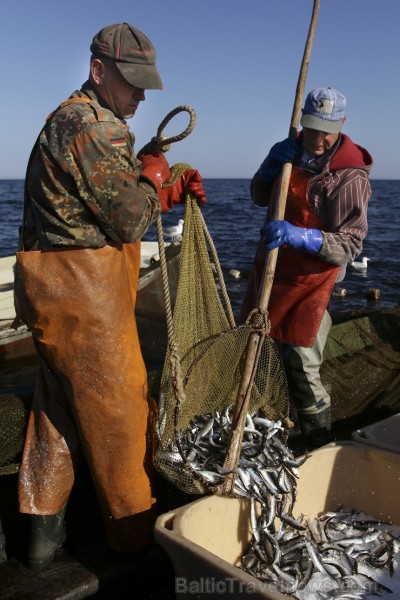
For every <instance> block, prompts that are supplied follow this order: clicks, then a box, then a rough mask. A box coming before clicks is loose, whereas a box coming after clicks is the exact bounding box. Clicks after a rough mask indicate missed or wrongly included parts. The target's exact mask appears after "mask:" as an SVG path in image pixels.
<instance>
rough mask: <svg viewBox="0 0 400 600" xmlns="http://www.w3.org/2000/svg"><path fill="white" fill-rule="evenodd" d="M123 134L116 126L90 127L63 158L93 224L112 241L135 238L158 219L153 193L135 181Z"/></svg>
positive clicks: (136, 171)
mask: <svg viewBox="0 0 400 600" xmlns="http://www.w3.org/2000/svg"><path fill="white" fill-rule="evenodd" d="M124 129H125V127H123V126H122V125H119V124H118V123H112V122H96V123H93V124H91V126H90V127H87V128H85V129H84V130H83V131H82V132H80V133H79V134H78V135H77V136H76V137H75V138H74V140H73V142H72V143H71V145H70V147H69V148H68V151H67V153H66V155H65V162H66V166H67V168H68V169H69V170H70V172H71V174H73V176H74V179H75V181H76V185H77V188H78V190H79V195H80V197H81V198H82V200H83V201H84V203H85V205H86V207H87V208H88V209H89V210H90V212H91V214H92V216H93V220H94V222H95V223H96V225H97V226H98V227H99V229H100V230H101V231H104V232H105V233H106V234H107V236H108V237H110V238H111V239H112V240H114V241H116V242H132V241H135V240H137V239H139V238H140V237H141V236H142V235H143V234H144V233H145V232H146V231H147V229H148V228H149V226H150V225H151V224H152V223H153V222H154V221H155V219H156V218H157V216H158V215H159V214H160V203H159V199H158V196H157V194H156V192H155V190H154V189H153V187H152V186H151V185H149V184H148V183H147V182H144V181H140V173H141V166H140V165H141V163H140V161H139V160H138V159H137V158H136V156H135V155H134V152H133V145H132V143H131V140H130V136H129V133H128V132H127V131H124ZM124 134H125V135H124Z"/></svg>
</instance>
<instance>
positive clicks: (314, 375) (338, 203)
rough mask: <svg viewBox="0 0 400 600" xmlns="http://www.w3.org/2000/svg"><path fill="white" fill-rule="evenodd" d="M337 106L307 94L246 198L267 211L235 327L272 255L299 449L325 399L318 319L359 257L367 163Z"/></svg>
mask: <svg viewBox="0 0 400 600" xmlns="http://www.w3.org/2000/svg"><path fill="white" fill-rule="evenodd" d="M345 107H346V99H345V97H344V96H343V94H341V93H340V92H339V91H338V90H335V89H333V88H330V87H322V88H317V89H315V90H312V91H311V92H310V93H309V94H308V96H307V98H306V101H305V104H304V108H303V111H302V117H301V125H302V127H303V129H302V131H301V132H300V133H299V135H298V136H297V140H296V142H294V141H292V140H290V139H289V138H288V139H286V140H284V141H283V142H278V143H277V144H275V145H274V146H272V148H271V150H270V152H269V154H268V156H267V157H266V158H265V160H264V161H263V163H262V164H261V166H260V168H259V169H258V171H257V172H256V174H255V175H254V177H253V180H252V182H251V197H252V200H253V202H254V203H255V204H257V205H258V206H268V213H267V218H266V221H265V223H264V225H263V227H262V229H261V234H262V238H261V240H260V243H259V246H258V249H257V253H256V257H255V261H254V266H253V270H252V273H251V277H250V281H249V285H248V288H247V291H246V295H245V298H244V301H243V305H242V309H241V314H240V319H241V320H242V321H244V320H245V319H246V318H247V316H248V314H249V311H250V310H251V309H252V308H254V307H255V306H257V302H258V294H259V289H260V285H261V281H262V275H263V269H264V264H265V259H266V252H267V251H268V250H272V249H273V248H278V247H279V253H278V258H277V265H276V270H275V276H274V282H273V286H272V291H271V297H270V300H269V304H268V313H269V319H270V322H271V336H272V337H273V338H274V339H275V340H276V341H277V343H278V344H279V348H280V351H281V356H282V359H283V363H284V366H285V371H286V376H287V381H288V389H289V396H290V401H291V407H292V416H293V419H294V421H295V424H296V425H297V427H296V429H295V430H294V431H296V432H297V433H298V432H299V429H300V431H301V434H302V438H303V440H304V441H305V442H306V444H307V447H311V446H314V447H315V446H318V445H321V444H322V443H324V442H326V441H328V439H329V431H330V428H331V399H330V396H329V394H328V392H327V390H326V389H325V388H324V386H323V385H322V382H321V378H320V366H321V364H322V360H323V351H324V346H325V343H326V340H327V336H328V333H329V330H330V327H331V323H332V322H331V318H330V316H329V313H328V311H327V307H328V303H329V299H330V296H331V292H332V290H333V287H334V284H335V282H338V281H341V280H342V279H343V277H344V275H345V271H346V264H347V263H348V262H349V261H351V260H353V259H354V258H355V257H356V256H357V255H359V254H360V252H361V250H362V242H363V239H364V237H365V236H366V234H367V206H368V201H369V198H370V196H371V187H370V183H369V173H370V170H371V167H372V159H371V156H370V155H369V153H368V152H367V150H365V149H364V148H362V147H360V146H358V145H356V144H354V143H353V142H352V141H351V139H350V138H349V137H348V136H347V135H345V134H344V133H342V127H343V124H344V122H345V120H346V113H345ZM285 162H292V163H293V169H292V173H291V177H290V183H289V190H288V196H287V202H286V211H285V219H284V220H282V221H274V220H271V219H272V217H271V214H273V206H274V204H273V203H274V200H276V191H277V186H278V182H279V177H280V172H281V168H282V165H283V164H284V163H285Z"/></svg>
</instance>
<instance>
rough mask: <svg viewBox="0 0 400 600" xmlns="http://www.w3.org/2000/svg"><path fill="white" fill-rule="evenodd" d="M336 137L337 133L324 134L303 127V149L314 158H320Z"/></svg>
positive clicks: (323, 132)
mask: <svg viewBox="0 0 400 600" xmlns="http://www.w3.org/2000/svg"><path fill="white" fill-rule="evenodd" d="M338 137H339V134H338V133H326V132H325V131H318V130H317V129H309V128H308V127H303V144H304V148H305V149H306V150H307V152H309V153H310V154H313V155H314V156H321V155H322V154H324V153H325V152H327V150H330V149H331V148H332V146H333V145H334V144H335V142H336V140H337V139H338Z"/></svg>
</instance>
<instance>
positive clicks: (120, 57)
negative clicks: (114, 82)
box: [90, 23, 163, 90]
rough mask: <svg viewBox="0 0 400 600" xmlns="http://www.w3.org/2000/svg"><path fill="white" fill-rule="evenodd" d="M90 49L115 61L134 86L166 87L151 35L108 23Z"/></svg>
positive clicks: (127, 24) (129, 26) (95, 38)
mask: <svg viewBox="0 0 400 600" xmlns="http://www.w3.org/2000/svg"><path fill="white" fill-rule="evenodd" d="M90 51H91V52H92V54H94V55H95V56H99V57H102V56H104V57H106V58H111V59H112V60H114V61H115V64H116V66H117V67H118V69H119V72H120V73H121V75H122V77H123V78H124V79H125V80H126V81H127V82H128V83H129V84H130V85H134V86H135V87H137V88H141V89H144V90H146V89H147V90H161V89H162V88H163V84H162V81H161V78H160V75H159V73H158V71H157V67H156V51H155V48H154V46H153V44H152V43H151V42H150V40H149V38H148V37H147V36H146V35H144V33H142V32H141V31H139V29H136V27H133V25H129V23H117V24H115V25H107V27H104V28H103V29H101V30H100V31H99V33H97V34H96V35H95V36H94V38H93V41H92V43H91V46H90Z"/></svg>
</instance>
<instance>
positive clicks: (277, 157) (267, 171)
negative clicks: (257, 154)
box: [258, 138, 300, 183]
mask: <svg viewBox="0 0 400 600" xmlns="http://www.w3.org/2000/svg"><path fill="white" fill-rule="evenodd" d="M299 150H300V147H299V146H298V144H297V143H296V142H294V141H293V140H291V139H290V138H286V140H283V142H278V143H276V144H274V145H273V146H272V148H271V150H270V151H269V154H268V156H267V158H266V159H265V160H264V162H263V163H262V164H261V166H260V168H259V170H258V174H259V176H260V177H261V179H262V180H263V181H265V182H266V183H269V182H271V181H273V180H274V179H275V177H276V176H277V175H279V173H280V171H281V169H282V165H283V163H286V162H292V160H293V159H294V158H295V157H296V156H297V154H298V153H299Z"/></svg>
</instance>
